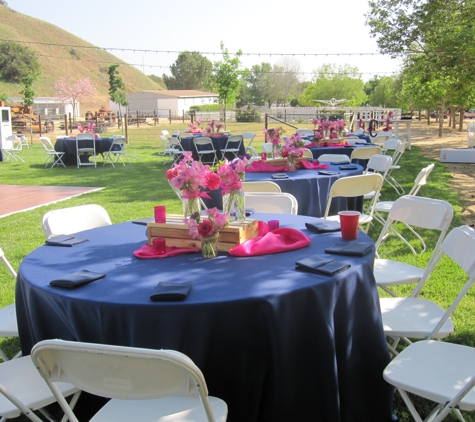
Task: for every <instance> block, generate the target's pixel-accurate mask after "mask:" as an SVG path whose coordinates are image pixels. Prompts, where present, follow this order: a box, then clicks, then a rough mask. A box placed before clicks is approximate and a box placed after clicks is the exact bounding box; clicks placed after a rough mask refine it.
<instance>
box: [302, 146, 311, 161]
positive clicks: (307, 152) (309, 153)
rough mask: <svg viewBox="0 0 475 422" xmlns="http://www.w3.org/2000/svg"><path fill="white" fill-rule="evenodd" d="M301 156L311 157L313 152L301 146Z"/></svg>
mask: <svg viewBox="0 0 475 422" xmlns="http://www.w3.org/2000/svg"><path fill="white" fill-rule="evenodd" d="M302 150H303V153H302V158H312V159H313V152H312V151H310V150H309V149H308V148H302Z"/></svg>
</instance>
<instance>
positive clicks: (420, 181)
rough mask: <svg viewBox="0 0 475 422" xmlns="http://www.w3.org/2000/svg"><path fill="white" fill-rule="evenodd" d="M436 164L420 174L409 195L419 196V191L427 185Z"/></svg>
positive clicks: (425, 168)
mask: <svg viewBox="0 0 475 422" xmlns="http://www.w3.org/2000/svg"><path fill="white" fill-rule="evenodd" d="M434 167H435V164H434V163H432V164H429V165H428V166H427V167H424V168H423V169H422V170H421V171H420V172H419V174H418V175H417V176H416V178H415V179H414V185H413V186H412V188H411V190H410V191H409V192H408V195H417V194H418V193H419V190H420V189H421V188H422V186H424V185H425V184H426V183H427V178H428V177H429V174H430V173H431V172H432V170H433V169H434Z"/></svg>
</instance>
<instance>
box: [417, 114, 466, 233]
mask: <svg viewBox="0 0 475 422" xmlns="http://www.w3.org/2000/svg"><path fill="white" fill-rule="evenodd" d="M444 123H445V126H444V133H443V135H444V136H443V137H442V138H439V137H438V123H435V122H431V124H430V126H428V125H427V122H425V121H423V122H419V121H418V120H413V122H412V131H411V134H412V136H411V138H412V145H417V146H418V147H420V148H421V152H422V154H423V155H424V156H426V157H430V158H433V159H434V160H437V161H440V150H441V149H442V148H466V147H467V130H466V126H465V128H464V131H463V132H458V130H457V129H450V128H447V122H444ZM465 123H467V120H466V121H465ZM446 164H447V165H448V167H449V171H450V173H451V174H452V176H453V179H452V182H451V184H452V186H453V188H454V189H456V190H457V191H458V192H459V193H460V195H461V197H462V199H463V200H464V202H465V208H464V209H463V211H462V217H463V220H464V223H466V224H474V222H475V164H457V163H446Z"/></svg>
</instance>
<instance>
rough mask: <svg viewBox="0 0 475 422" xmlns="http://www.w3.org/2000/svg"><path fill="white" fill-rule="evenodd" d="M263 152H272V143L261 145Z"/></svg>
mask: <svg viewBox="0 0 475 422" xmlns="http://www.w3.org/2000/svg"><path fill="white" fill-rule="evenodd" d="M261 148H262V151H264V152H272V143H271V142H264V143H263V144H262V145H261Z"/></svg>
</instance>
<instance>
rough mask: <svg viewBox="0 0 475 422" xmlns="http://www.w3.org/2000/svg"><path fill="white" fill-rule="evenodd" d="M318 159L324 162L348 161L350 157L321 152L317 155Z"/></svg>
mask: <svg viewBox="0 0 475 422" xmlns="http://www.w3.org/2000/svg"><path fill="white" fill-rule="evenodd" d="M318 161H323V162H325V163H349V162H350V157H348V156H347V155H345V154H322V155H320V157H318Z"/></svg>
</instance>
